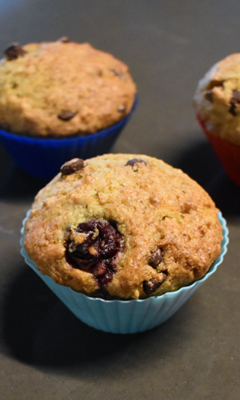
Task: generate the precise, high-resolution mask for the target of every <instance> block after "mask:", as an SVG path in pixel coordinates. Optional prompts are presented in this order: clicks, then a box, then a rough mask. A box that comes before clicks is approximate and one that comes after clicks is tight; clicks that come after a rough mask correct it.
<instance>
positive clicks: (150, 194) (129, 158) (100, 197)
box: [24, 154, 222, 299]
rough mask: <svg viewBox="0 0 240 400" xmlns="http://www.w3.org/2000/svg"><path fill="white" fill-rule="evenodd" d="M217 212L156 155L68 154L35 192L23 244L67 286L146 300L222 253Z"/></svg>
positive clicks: (192, 276)
mask: <svg viewBox="0 0 240 400" xmlns="http://www.w3.org/2000/svg"><path fill="white" fill-rule="evenodd" d="M217 214H218V209H217V208H216V206H215V204H214V202H213V200H212V199H211V198H210V197H209V195H208V194H207V193H206V192H205V191H204V189H203V188H201V187H200V186H199V185H198V184H197V183H196V182H195V181H193V180H192V179H191V178H190V177H189V176H188V175H186V174H184V173H183V172H182V171H181V170H179V169H175V168H173V167H171V166H170V165H168V164H166V163H164V162H163V161H161V160H158V159H156V158H153V157H149V156H146V155H132V154H108V155H104V156H99V157H95V158H92V159H88V160H85V161H82V160H78V159H74V160H71V161H69V162H67V163H65V165H64V166H63V167H62V168H61V171H60V173H59V174H58V175H57V176H56V177H55V178H54V179H53V180H52V181H51V182H49V184H47V185H46V186H45V187H44V188H43V189H42V190H41V191H40V192H39V193H38V194H37V196H36V197H35V200H34V203H33V205H32V210H31V213H30V216H29V218H28V219H27V221H26V223H25V239H24V247H25V250H26V252H27V254H28V255H29V257H30V258H31V259H32V260H33V261H34V262H35V263H36V264H37V266H38V268H39V270H40V271H41V273H42V274H46V275H49V276H51V277H52V278H53V279H54V280H55V281H56V282H57V283H59V284H62V285H66V286H69V287H71V288H72V289H73V290H75V291H79V292H83V293H85V294H87V295H90V296H97V297H103V298H106V299H114V298H116V299H138V298H146V297H148V296H157V295H160V294H163V293H165V292H168V291H174V290H176V289H178V288H179V287H182V286H185V285H188V284H190V283H192V282H193V281H195V280H198V279H200V278H201V277H203V276H204V275H205V274H206V272H207V271H208V270H209V268H210V267H211V265H212V263H213V262H214V261H215V260H216V259H217V258H218V256H219V254H220V250H221V239H222V227H221V224H220V222H219V220H218V216H217Z"/></svg>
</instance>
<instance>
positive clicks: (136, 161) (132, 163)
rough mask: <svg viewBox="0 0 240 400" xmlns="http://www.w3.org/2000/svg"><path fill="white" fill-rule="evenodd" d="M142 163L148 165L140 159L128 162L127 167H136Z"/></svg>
mask: <svg viewBox="0 0 240 400" xmlns="http://www.w3.org/2000/svg"><path fill="white" fill-rule="evenodd" d="M140 163H143V164H145V165H147V163H146V161H145V160H142V159H140V158H132V159H131V160H128V162H127V164H126V166H127V165H131V167H134V166H135V165H136V164H140Z"/></svg>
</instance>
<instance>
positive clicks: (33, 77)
mask: <svg viewBox="0 0 240 400" xmlns="http://www.w3.org/2000/svg"><path fill="white" fill-rule="evenodd" d="M136 103H137V94H136V85H135V83H134V81H133V79H132V77H131V75H130V72H129V68H128V66H127V65H126V64H125V63H123V62H122V61H120V60H118V59H116V58H115V57H114V56H113V55H111V54H109V53H106V52H104V51H100V50H97V49H95V48H94V47H92V46H91V45H90V44H88V43H81V44H80V43H74V42H69V41H68V40H67V38H62V39H60V40H58V41H55V42H43V43H30V44H26V45H24V46H20V45H19V44H17V43H14V44H13V45H11V46H10V47H8V48H7V49H6V51H5V54H4V58H3V59H2V61H1V63H0V141H1V143H2V144H3V145H4V146H5V148H6V150H7V151H8V152H9V154H10V155H11V156H12V158H13V159H14V161H15V162H16V164H17V165H18V166H19V167H20V168H21V169H23V170H24V171H26V172H27V173H29V174H31V175H33V176H36V177H40V178H46V179H51V178H53V176H55V175H56V174H57V172H58V171H59V168H60V166H61V165H62V164H63V163H64V162H65V161H67V160H69V159H72V158H75V157H80V158H83V159H86V158H89V157H94V156H97V155H100V154H103V153H107V152H108V151H110V149H111V147H112V146H113V144H114V142H115V141H116V139H117V137H118V135H119V134H120V132H121V131H122V129H123V128H124V126H125V125H126V123H127V122H128V121H129V118H130V117H131V115H132V113H133V111H134V109H135V107H136Z"/></svg>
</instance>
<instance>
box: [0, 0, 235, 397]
mask: <svg viewBox="0 0 240 400" xmlns="http://www.w3.org/2000/svg"><path fill="white" fill-rule="evenodd" d="M239 21H240V2H239V1H238V0H228V1H224V0H219V1H216V0H215V1H205V0H201V1H195V0H182V1H177V0H168V1H167V0H166V1H161V0H149V1H147V0H128V1H126V0H122V1H120V0H108V1H107V0H105V1H99V0H98V1H97V0H88V1H86V0H68V1H63V0H59V1H57V0H56V1H55V0H5V1H4V0H0V49H2V52H3V51H4V49H5V48H6V47H7V46H8V45H9V44H11V43H12V42H19V43H20V44H25V43H28V42H33V41H50V40H56V39H58V38H60V37H62V36H68V37H69V39H71V40H73V41H78V42H84V41H88V42H90V43H91V44H92V45H93V46H95V47H97V48H99V49H101V50H104V51H108V52H111V53H112V54H114V55H115V56H116V57H117V58H119V59H121V60H123V61H124V62H126V63H127V64H128V65H129V67H130V70H131V73H132V75H133V77H134V80H135V81H136V83H137V86H138V92H139V106H138V109H137V111H136V113H135V114H134V117H133V118H132V120H131V121H130V123H129V124H128V126H127V127H126V129H125V130H124V132H123V133H122V134H121V136H120V138H119V139H118V141H117V143H116V144H115V146H114V148H113V151H114V152H124V153H145V154H148V155H152V156H156V157H159V158H162V159H163V160H164V161H166V162H168V163H170V164H172V165H173V166H175V167H179V168H182V169H183V170H184V171H185V172H187V173H188V174H189V175H190V176H191V177H192V178H194V179H196V180H197V181H198V182H199V183H200V184H201V185H202V186H203V187H204V188H205V189H206V190H207V191H208V192H209V193H210V195H211V196H212V197H213V199H214V200H215V202H216V204H217V206H218V207H219V208H220V209H221V211H222V212H223V215H224V216H225V218H226V219H227V221H228V226H229V229H230V244H229V251H228V254H227V256H226V257H225V259H224V263H223V264H222V265H221V267H220V268H219V269H218V271H217V273H216V274H214V275H213V276H212V277H211V278H210V279H209V280H208V281H207V282H206V283H205V284H204V285H203V286H202V287H201V288H200V289H199V291H198V292H196V294H194V295H193V297H192V298H191V299H190V300H189V301H188V302H187V303H186V304H185V305H184V306H183V307H182V309H180V310H179V312H177V313H176V314H175V315H174V316H173V317H172V318H171V319H170V320H169V321H167V322H166V323H165V324H163V325H162V326H159V327H158V328H156V329H154V330H152V331H149V332H146V333H142V334H137V335H125V336H121V335H112V334H107V333H102V332H98V331H95V330H94V329H92V328H89V327H87V326H85V325H84V324H83V323H81V322H80V321H78V320H77V319H76V318H75V317H74V316H73V315H72V314H71V313H70V312H69V311H68V310H67V309H66V308H65V307H64V306H63V305H62V304H61V303H60V301H59V300H58V299H57V298H56V297H55V296H54V295H53V294H52V293H51V292H50V291H49V289H48V288H47V287H45V286H44V284H43V283H42V281H40V279H39V278H38V277H37V276H35V275H34V273H33V272H32V271H31V270H30V269H29V268H28V267H27V266H26V265H25V264H24V261H23V259H22V257H21V255H20V253H19V247H20V246H19V239H20V233H19V231H20V227H21V221H22V219H23V218H24V216H25V213H26V211H27V210H28V209H29V207H30V205H31V202H32V200H33V198H34V195H35V194H36V192H37V191H38V190H39V189H40V188H41V187H42V186H43V185H45V183H46V182H45V181H42V180H38V179H34V178H32V177H30V176H28V175H27V174H25V173H24V172H22V171H20V170H19V169H18V168H16V166H15V165H14V163H13V161H12V160H11V159H10V157H9V156H8V155H7V153H6V152H5V150H4V149H3V148H2V147H1V146H0V251H1V253H0V254H1V258H0V398H1V399H7V400H8V399H9V400H10V399H21V400H25V399H26V400H27V399H39V400H42V399H44V400H48V399H49V400H50V399H51V400H54V399H58V400H62V399H71V400H75V399H84V400H93V399H98V400H103V399H104V400H108V399H109V400H110V399H111V400H112V399H114V400H120V399H125V400H130V399H139V400H142V399H161V400H170V399H174V400H175V399H177V400H192V399H194V400H200V399H201V400H202V399H211V400H225V399H227V400H230V399H231V400H235V399H236V400H237V399H239V392H240V390H239V388H240V383H239V374H240V349H239V331H240V308H239V296H240V280H239V276H240V272H239V239H240V214H239V204H240V203H239V200H240V189H239V188H237V187H236V186H234V184H233V183H231V182H230V180H229V179H228V178H227V176H226V175H225V172H224V171H223V169H222V167H221V165H220V163H219V162H218V160H217V158H216V156H215V155H214V153H213V151H212V149H211V147H210V145H209V144H208V142H207V141H206V139H205V137H204V135H203V134H202V132H201V130H200V128H199V126H198V124H197V122H196V120H195V116H194V111H193V108H192V96H193V93H194V90H195V87H196V84H197V82H198V80H199V79H200V78H201V77H202V75H203V74H204V73H205V72H206V71H207V69H208V68H209V67H210V66H211V65H212V64H213V63H215V62H217V61H219V60H220V59H221V58H223V57H225V56H227V55H228V54H230V53H233V52H238V51H240V40H239V37H240V36H239V30H240V29H239V28H240V22H239Z"/></svg>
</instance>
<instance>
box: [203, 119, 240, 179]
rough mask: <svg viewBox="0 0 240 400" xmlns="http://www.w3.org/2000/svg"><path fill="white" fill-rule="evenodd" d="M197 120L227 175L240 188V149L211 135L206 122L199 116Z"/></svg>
mask: <svg viewBox="0 0 240 400" xmlns="http://www.w3.org/2000/svg"><path fill="white" fill-rule="evenodd" d="M197 119H198V122H199V124H200V126H201V128H202V130H203V132H204V133H205V135H206V137H207V139H208V140H209V142H210V144H211V146H212V148H213V150H214V151H215V153H216V155H217V157H218V158H219V160H220V162H221V164H222V166H223V168H224V169H225V171H226V173H227V175H228V176H229V178H230V179H231V180H232V181H233V182H234V183H235V184H236V185H238V186H240V147H239V146H234V145H233V144H232V143H229V142H226V141H225V140H222V139H220V138H219V137H217V136H214V135H212V134H210V133H209V132H208V130H207V126H206V124H205V122H204V121H203V120H202V119H201V118H200V117H199V116H197Z"/></svg>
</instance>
